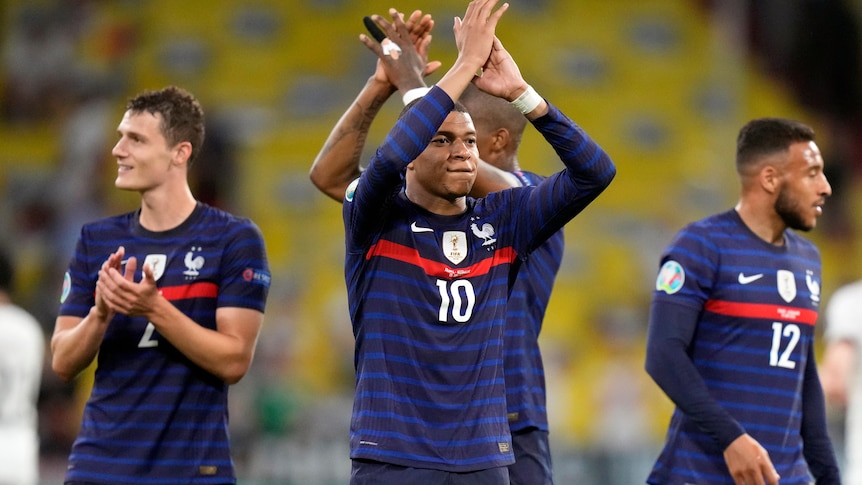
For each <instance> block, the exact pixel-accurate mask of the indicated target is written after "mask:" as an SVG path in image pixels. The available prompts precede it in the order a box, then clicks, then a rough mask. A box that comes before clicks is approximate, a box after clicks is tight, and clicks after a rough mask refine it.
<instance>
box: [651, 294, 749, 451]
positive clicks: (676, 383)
mask: <svg viewBox="0 0 862 485" xmlns="http://www.w3.org/2000/svg"><path fill="white" fill-rule="evenodd" d="M697 315H698V312H697V311H695V310H694V309H691V308H688V307H684V306H681V305H670V304H666V303H665V304H661V303H658V304H657V303H655V302H654V303H653V304H652V306H651V308H650V322H649V328H648V331H647V346H646V363H645V368H646V371H647V374H649V375H650V377H652V379H653V380H654V381H655V383H656V384H658V386H659V387H660V388H661V389H662V391H664V393H665V394H666V395H667V397H668V398H670V400H671V401H673V403H674V404H675V405H676V407H677V408H678V409H679V410H680V411H681V412H682V413H683V414H685V416H686V417H687V418H688V419H690V420H691V421H692V422H694V423H695V424H696V425H697V426H698V427H699V428H700V429H702V430H703V431H704V432H706V433H707V434H709V435H710V436H711V437H712V438H713V440H715V442H716V444H717V445H718V446H719V447H720V448H721V449H722V450H724V449H725V448H727V447H728V446H729V445H730V444H731V443H732V442H733V441H734V440H735V439H736V438H738V437H740V436H741V435H743V434H744V433H745V430H744V429H743V428H742V426H740V424H739V423H738V422H737V421H736V420H735V419H733V417H732V416H731V415H730V414H729V413H728V412H727V411H726V410H725V409H724V408H723V407H721V405H720V404H719V403H718V402H717V401H716V400H715V399H714V398H712V396H711V395H710V392H709V389H708V388H707V386H706V383H705V382H704V380H703V377H701V375H700V373H699V372H698V370H697V368H696V367H695V366H694V363H693V362H692V361H691V358H690V357H689V355H688V354H687V352H686V349H687V347H688V345H689V343H690V342H691V339H692V336H693V334H694V329H695V327H696V322H697Z"/></svg>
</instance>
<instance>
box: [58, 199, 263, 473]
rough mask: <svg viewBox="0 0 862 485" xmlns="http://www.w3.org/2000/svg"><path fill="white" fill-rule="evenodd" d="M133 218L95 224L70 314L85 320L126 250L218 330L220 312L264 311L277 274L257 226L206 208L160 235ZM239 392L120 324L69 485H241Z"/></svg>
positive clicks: (81, 258) (145, 329) (120, 320)
mask: <svg viewBox="0 0 862 485" xmlns="http://www.w3.org/2000/svg"><path fill="white" fill-rule="evenodd" d="M138 216H139V213H138V212H132V213H128V214H124V215H120V216H116V217H111V218H107V219H103V220H101V221H98V222H95V223H92V224H88V225H85V226H84V227H83V229H82V231H81V235H80V238H79V240H78V243H77V248H76V250H75V255H74V258H73V259H72V262H71V265H70V267H69V271H68V272H67V274H66V281H65V282H64V291H63V297H62V303H61V305H60V311H59V314H60V315H71V316H76V317H82V318H83V317H85V316H86V315H87V313H88V312H89V310H90V308H91V307H92V306H93V305H94V304H95V300H94V294H95V288H96V281H97V279H98V272H99V269H100V267H101V265H102V263H104V262H105V260H107V259H108V256H109V255H110V254H111V253H112V252H114V251H116V250H117V248H118V247H119V246H123V247H125V251H126V252H125V257H126V258H129V257H132V256H134V257H135V258H137V260H138V271H137V274H136V275H135V281H139V280H140V278H141V272H140V268H141V267H142V266H143V264H144V263H147V264H149V265H150V266H151V267H152V268H153V270H154V276H155V278H156V284H157V285H158V287H159V289H160V291H161V292H162V294H163V295H164V296H165V298H167V299H168V300H169V301H170V302H171V303H172V304H173V305H174V306H176V307H177V308H178V309H179V310H180V311H182V312H183V313H184V314H185V315H187V316H188V317H189V318H191V319H192V320H194V321H195V322H197V323H198V324H200V325H201V326H203V327H206V328H209V329H213V330H215V329H216V310H217V309H218V308H221V307H241V308H250V309H254V310H258V311H261V312H262V311H263V310H264V305H265V302H266V297H267V293H268V289H269V283H270V275H269V268H268V263H267V258H266V252H265V248H264V242H263V238H262V236H261V234H260V231H259V230H258V228H257V227H256V226H255V225H254V224H253V223H252V222H250V221H249V220H247V219H242V218H238V217H234V216H232V215H230V214H227V213H226V212H223V211H220V210H218V209H215V208H212V207H209V206H207V205H205V204H201V203H198V205H197V207H196V208H195V210H194V212H193V213H192V215H191V216H190V217H189V218H188V219H187V220H186V221H185V222H183V223H182V224H181V225H180V226H179V227H177V228H175V229H172V230H170V231H165V232H150V231H147V230H146V229H144V228H143V227H142V226H141V225H140V224H139V222H138ZM227 399H228V385H227V384H226V383H225V382H224V381H222V380H221V379H219V378H217V377H215V376H213V375H212V374H210V373H208V372H206V371H204V370H202V369H201V368H199V367H198V366H196V365H195V364H193V363H192V362H191V361H189V360H188V359H187V358H186V357H185V356H183V355H182V354H181V353H180V352H179V351H178V350H177V349H176V348H174V347H173V346H172V345H171V344H170V343H169V342H168V341H167V340H165V339H164V338H162V337H161V336H160V335H159V333H158V331H156V330H155V328H154V327H153V325H152V324H151V323H148V322H147V320H146V319H145V318H141V317H128V316H125V315H121V314H117V315H116V316H115V317H114V319H113V320H112V321H111V323H110V324H109V326H108V329H107V331H106V333H105V336H104V339H103V341H102V344H101V347H100V348H99V354H98V361H97V368H96V373H95V382H94V385H93V390H92V393H91V395H90V398H89V400H88V401H87V404H86V407H85V408H84V416H83V419H82V422H81V431H80V433H79V435H78V438H77V440H75V443H74V445H73V446H72V451H71V454H70V456H69V468H68V471H67V474H66V480H67V481H72V482H86V483H105V484H116V483H125V484H148V485H150V484H176V483H195V484H205V483H218V484H224V483H234V482H235V477H234V470H233V463H232V460H231V454H230V446H229V444H230V443H229V437H228V405H227V404H228V403H227Z"/></svg>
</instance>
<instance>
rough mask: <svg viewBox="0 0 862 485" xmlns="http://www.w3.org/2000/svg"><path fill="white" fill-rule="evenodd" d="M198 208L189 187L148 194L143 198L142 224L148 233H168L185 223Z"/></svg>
mask: <svg viewBox="0 0 862 485" xmlns="http://www.w3.org/2000/svg"><path fill="white" fill-rule="evenodd" d="M196 206H197V201H196V200H195V198H194V196H193V195H192V193H191V190H190V189H189V187H188V185H185V186H183V187H181V188H178V189H177V190H174V191H173V192H168V191H165V190H162V191H152V192H147V193H144V194H142V196H141V218H140V224H141V226H143V227H144V228H145V229H147V230H148V231H153V232H162V231H168V230H170V229H173V228H175V227H177V226H179V225H180V224H182V223H183V222H185V220H186V219H188V217H189V216H190V215H191V214H192V212H194V210H195V207H196Z"/></svg>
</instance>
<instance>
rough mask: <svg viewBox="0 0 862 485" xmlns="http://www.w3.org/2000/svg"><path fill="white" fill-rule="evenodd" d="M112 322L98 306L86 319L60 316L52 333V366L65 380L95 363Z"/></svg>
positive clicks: (91, 310)
mask: <svg viewBox="0 0 862 485" xmlns="http://www.w3.org/2000/svg"><path fill="white" fill-rule="evenodd" d="M109 322H110V319H109V318H105V317H100V316H99V314H98V312H97V311H96V308H95V307H93V308H91V309H90V313H89V314H87V316H86V317H84V318H83V319H80V318H78V317H70V316H60V317H57V323H56V326H55V328H54V334H53V335H52V336H51V368H52V369H53V371H54V372H55V373H56V374H57V375H58V376H59V377H60V378H61V379H63V380H64V381H69V380H71V379H73V378H74V377H75V376H77V375H78V374H80V373H81V371H83V370H84V369H86V368H87V366H89V365H90V364H91V363H92V362H93V359H95V358H96V355H97V354H98V353H99V347H100V346H101V345H102V339H103V337H104V336H105V331H106V330H107V328H108V323H109Z"/></svg>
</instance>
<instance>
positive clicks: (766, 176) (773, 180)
mask: <svg viewBox="0 0 862 485" xmlns="http://www.w3.org/2000/svg"><path fill="white" fill-rule="evenodd" d="M758 178H759V179H760V186H761V187H763V190H765V191H767V192H769V193H770V194H773V193H775V192H778V189H779V188H780V186H781V172H780V171H779V170H778V169H777V168H775V166H774V165H764V166H763V168H761V169H760V172H759V173H758Z"/></svg>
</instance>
